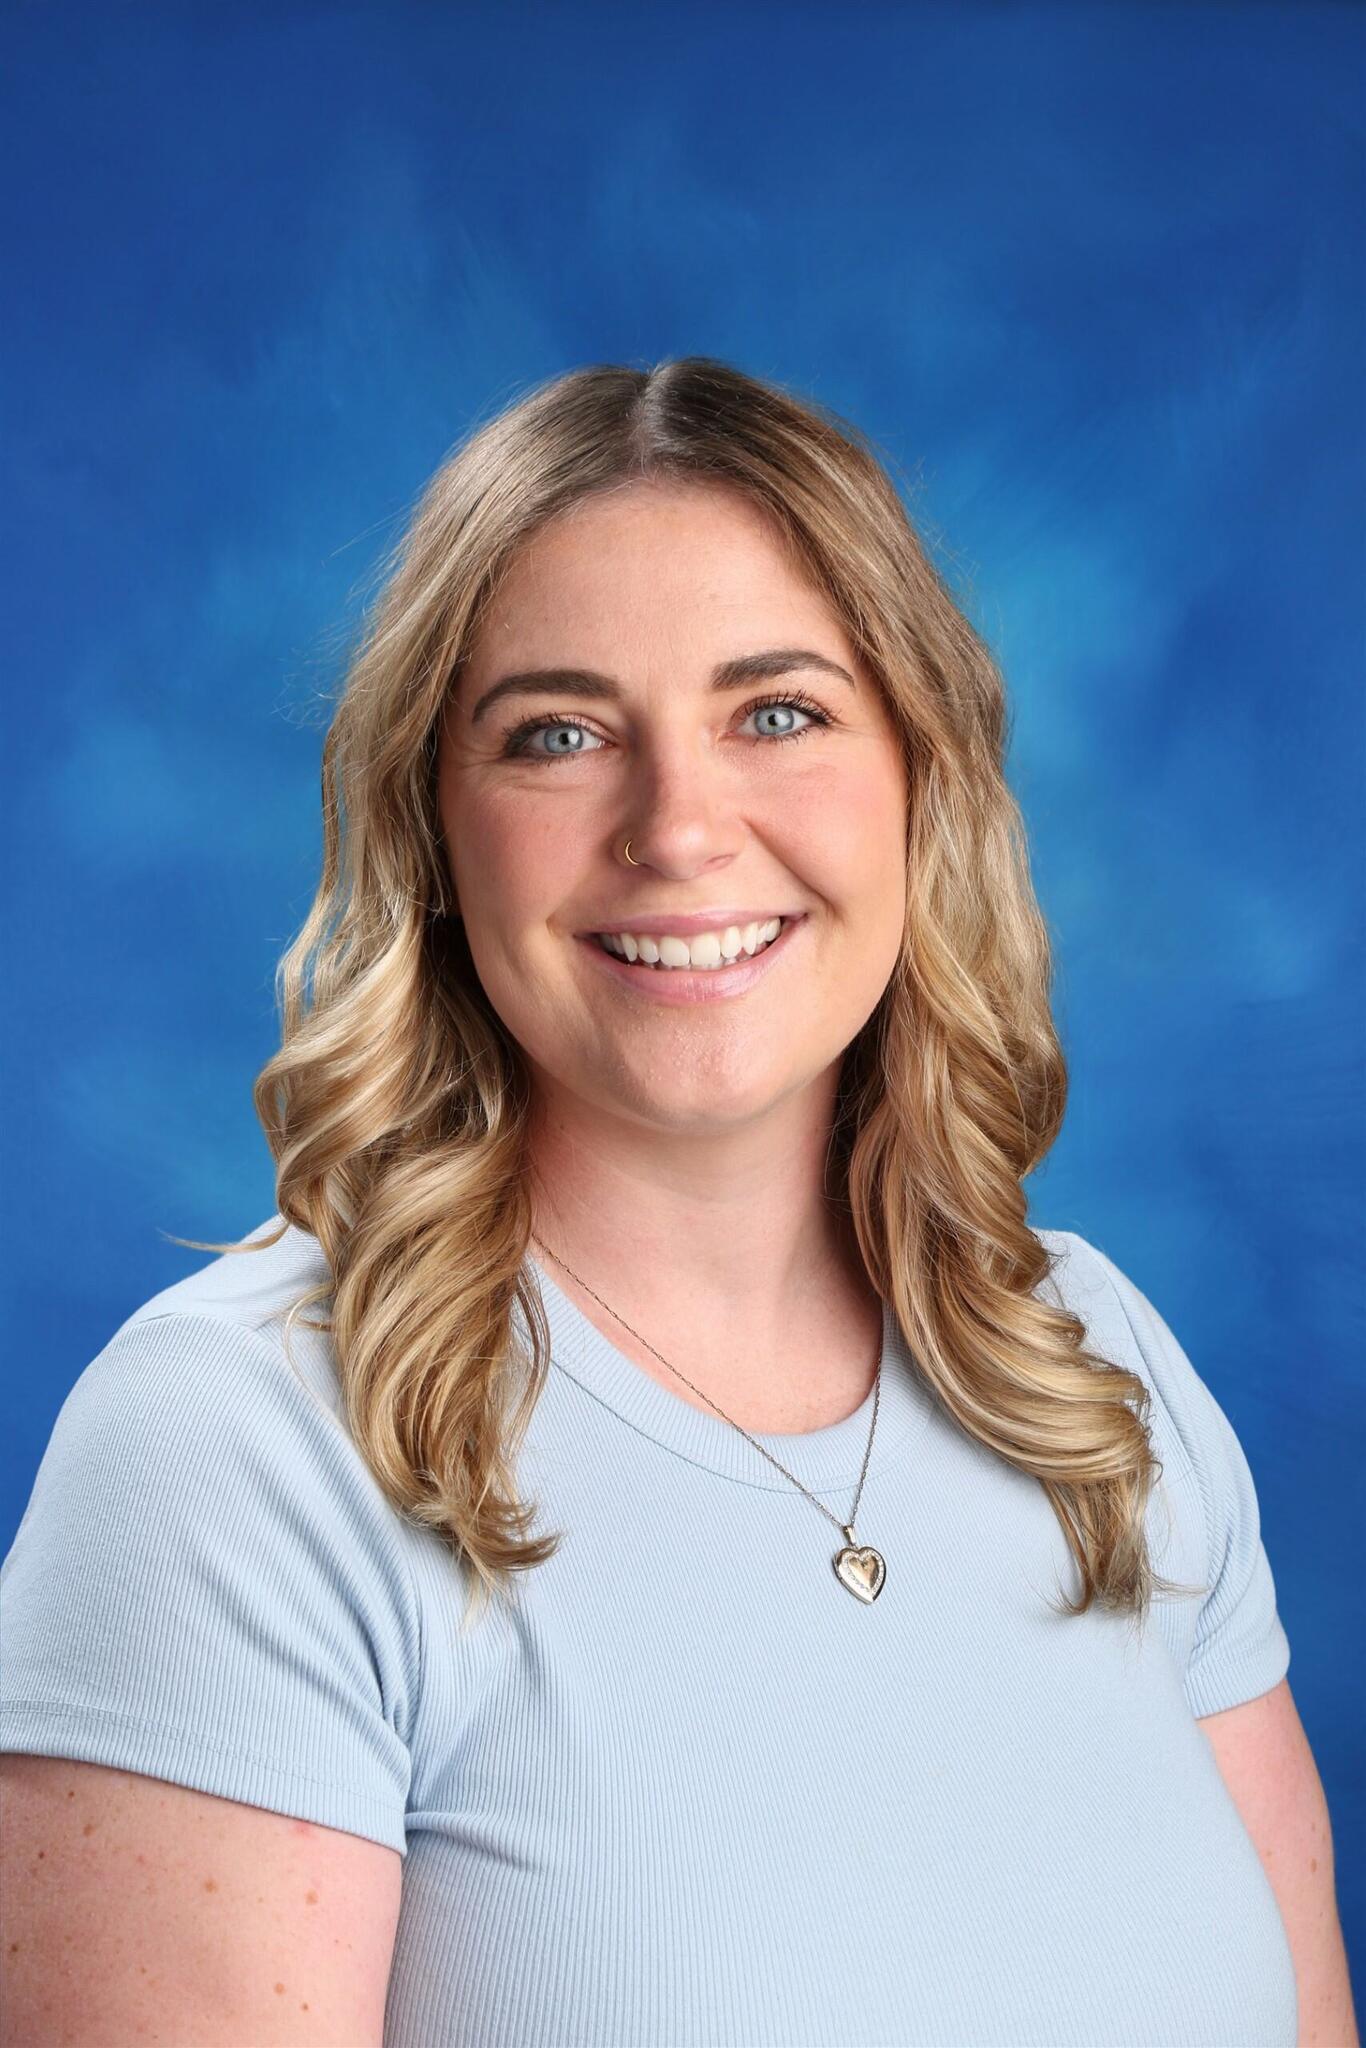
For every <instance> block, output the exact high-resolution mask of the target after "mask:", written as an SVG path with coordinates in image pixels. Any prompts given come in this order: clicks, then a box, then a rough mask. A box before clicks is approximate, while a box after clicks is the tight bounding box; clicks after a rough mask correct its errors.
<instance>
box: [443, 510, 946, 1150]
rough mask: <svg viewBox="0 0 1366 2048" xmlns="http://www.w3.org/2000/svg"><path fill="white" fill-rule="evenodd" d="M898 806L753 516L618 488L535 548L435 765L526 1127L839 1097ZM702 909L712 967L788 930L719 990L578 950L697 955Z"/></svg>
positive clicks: (892, 917) (809, 595) (694, 976)
mask: <svg viewBox="0 0 1366 2048" xmlns="http://www.w3.org/2000/svg"><path fill="white" fill-rule="evenodd" d="M759 656H764V657H774V658H771V659H768V660H766V661H765V662H763V663H760V662H757V661H756V660H755V658H756V657H759ZM741 661H749V662H750V664H751V667H750V672H749V673H748V674H747V675H738V674H735V675H731V676H726V675H725V674H724V673H722V672H723V671H724V670H725V668H726V666H727V665H728V664H731V665H733V664H737V663H739V662H741ZM545 670H556V671H560V672H561V674H560V677H559V680H552V679H545V680H541V681H538V682H536V683H535V684H534V685H527V686H525V687H524V686H523V685H522V684H521V683H518V685H517V686H516V687H515V688H509V689H508V690H506V691H505V692H503V693H501V694H495V693H496V686H497V685H499V684H500V683H503V682H505V681H506V680H507V679H508V678H511V677H525V676H526V675H527V674H528V672H530V671H545ZM566 671H573V672H574V673H573V675H569V674H566V673H565V672H566ZM794 692H795V693H797V696H796V701H794V695H793V693H794ZM761 698H770V699H772V700H774V701H772V702H770V703H769V704H768V705H767V706H766V707H764V708H756V699H761ZM803 700H804V702H805V705H806V706H809V707H812V708H804V702H803ZM529 721H534V722H535V729H530V730H526V729H524V730H523V731H522V733H521V736H520V738H518V737H517V736H516V735H517V728H519V727H522V728H526V727H527V724H528V722H529ZM798 733H800V734H801V737H800V738H798V737H784V736H783V735H785V734H794V735H795V734H798ZM907 795H908V791H907V781H906V773H905V767H904V763H903V758H902V752H901V745H900V741H899V737H898V734H897V731H896V728H895V726H894V725H893V722H892V718H891V715H890V713H889V711H888V709H887V706H886V704H885V702H884V700H883V698H882V695H881V692H880V691H879V690H878V688H877V687H876V685H875V684H874V683H873V682H872V681H871V679H870V678H869V677H868V676H867V674H866V672H865V671H864V670H863V669H862V668H861V667H860V665H859V662H858V661H857V659H856V657H855V654H854V650H853V648H852V646H851V645H850V642H849V640H848V639H847V637H846V635H845V633H844V631H843V629H842V627H841V625H840V624H839V622H838V620H837V618H836V617H835V615H834V614H833V613H832V611H831V610H830V609H829V607H828V606H827V604H826V602H825V601H824V600H823V599H822V598H821V597H820V596H819V595H818V594H817V593H816V592H815V591H814V590H813V589H811V588H810V587H809V586H808V585H807V584H806V583H805V582H804V581H802V580H801V579H800V577H799V576H798V575H797V573H796V572H795V571H794V569H793V568H792V567H791V566H790V565H789V562H788V560H787V558H786V556H785V555H784V553H783V551H782V549H781V546H780V544H779V543H778V541H777V540H776V538H775V536H774V535H773V533H772V532H771V531H770V529H769V527H768V525H767V523H766V521H765V520H764V518H763V515H762V514H761V513H760V512H758V511H757V510H756V509H755V508H754V507H753V506H752V505H751V504H750V502H749V501H748V500H747V499H745V498H743V497H742V496H740V495H738V494H737V493H735V492H732V491H730V490H727V489H723V488H719V487H717V486H714V485H710V484H702V485H694V484H674V483H669V484H662V483H633V484H630V485H628V486H625V487H623V488H621V489H619V490H615V491H612V492H610V493H607V494H604V495H601V496H598V497H595V498H593V499H590V500H588V501H586V502H584V503H581V504H579V505H577V506H575V507H573V508H572V509H571V510H570V511H568V512H566V513H563V514H561V515H560V516H559V517H558V518H557V519H555V520H554V521H553V522H552V523H551V524H550V525H549V526H547V527H544V528H542V530H541V531H540V532H539V533H538V534H537V535H535V536H534V537H533V538H532V539H531V540H530V541H528V542H527V543H526V545H525V546H524V547H523V549H522V550H521V551H520V553H519V554H518V556H517V557H516V558H515V560H514V562H513V563H512V565H511V566H510V568H509V570H508V572H507V574H506V576H505V578H504V581H503V583H502V585H501V588H500V591H499V593H498V595H497V597H496V599H495V602H494V604H493V607H492V609H491V610H490V612H489V614H488V615H487V618H486V620H485V622H484V624H483V626H482V628H481V631H480V633H479V635H478V637H477V639H476V642H475V644H474V645H473V647H472V649H471V650H470V654H469V658H468V661H467V663H466V665H465V667H464V669H463V671H462V673H461V675H460V678H459V682H458V685H457V688H456V690H455V691H454V692H453V694H452V698H451V701H450V704H449V706H448V711H447V717H446V721H445V725H444V728H443V732H442V737H441V747H440V756H439V801H440V811H441V822H442V828H443V831H444V835H445V841H446V847H447V852H448V857H449V862H450V871H451V879H452V883H453V885H454V888H455V892H456V899H457V903H458V907H459V911H460V914H461V916H462V918H463V920H464V925H465V930H466V933H467V936H468V941H469V947H470V952H471V955H472V957H473V960H474V964H475V967H476V968H477V970H478V974H479V978H480V981H481V982H482V984H483V987H484V990H485V993H486V994H487V996H488V999H489V1001H490V1003H491V1004H492V1006H493V1008H494V1009H495V1010H496V1011H497V1013H498V1015H499V1017H500V1018H501V1019H502V1021H503V1023H504V1025H505V1026H506V1028H507V1030H508V1031H509V1032H510V1034H511V1035H512V1037H513V1038H515V1039H516V1040H517V1041H518V1043H519V1044H520V1045H521V1047H522V1048H523V1050H524V1052H525V1054H526V1056H527V1059H528V1061H529V1062H530V1068H531V1073H532V1079H533V1085H534V1088H535V1090H536V1092H537V1094H538V1096H539V1097H540V1099H541V1106H542V1107H545V1106H547V1105H554V1106H557V1107H558V1109H559V1110H560V1111H561V1112H562V1113H568V1112H570V1111H571V1110H572V1108H573V1107H574V1106H577V1108H578V1110H579V1112H580V1113H582V1111H583V1109H584V1108H585V1107H586V1108H587V1109H589V1110H591V1112H592V1114H593V1115H594V1116H595V1117H596V1118H598V1119H621V1118H624V1119H627V1120H629V1121H630V1122H632V1123H633V1124H635V1125H638V1126H641V1125H645V1126H653V1127H655V1128H656V1129H658V1130H665V1129H667V1130H669V1131H671V1132H675V1133H678V1134H680V1135H681V1134H684V1133H692V1134H695V1135H697V1134H703V1133H707V1132H716V1133H721V1132H725V1131H733V1130H735V1128H736V1127H737V1126H738V1125H740V1124H743V1123H746V1122H751V1121H752V1120H754V1119H756V1118H762V1117H764V1116H765V1115H766V1114H768V1113H770V1112H772V1111H774V1110H775V1109H777V1108H778V1107H779V1106H780V1105H783V1104H788V1105H789V1106H791V1099H792V1098H793V1097H794V1096H795V1095H797V1094H799V1093H801V1092H802V1091H809V1090H812V1089H813V1087H814V1086H815V1085H816V1084H818V1083H819V1084H821V1085H822V1087H823V1090H824V1092H825V1093H826V1094H827V1095H832V1094H833V1086H834V1082H835V1081H836V1080H837V1078H838V1071H839V1069H838V1062H839V1060H840V1055H841V1054H842V1053H843V1051H844V1049H845V1048H846V1046H847V1045H848V1044H849V1042H850V1041H851V1039H853V1038H854V1036H855V1035H856V1034H857V1032H858V1030H859V1028H860V1026H861V1025H862V1024H863V1023H864V1022H865V1021H866V1019H867V1018H868V1017H869V1015H870V1014H871V1012H872V1011H873V1010H874V1008H875V1007H876V1005H877V1002H878V999H879V997H880V996H881V995H882V992H883V990H884V988H885V987H886V984H887V981H888V978H889V976H890V974H891V972H892V969H893V966H894V964H895V962H896V958H897V953H898V949H899V946H900V942H901V932H902V922H903V917H904V913H905V837H906V805H907ZM628 839H629V841H630V843H631V854H632V857H633V858H634V859H635V860H636V861H637V862H638V863H639V865H638V866H635V867H632V866H631V865H630V864H629V862H627V861H626V860H625V859H624V858H623V851H622V849H623V846H624V844H625V842H626V841H627V840H628ZM698 913H701V914H702V920H703V923H704V924H705V926H706V927H707V928H708V929H710V930H713V931H715V932H716V933H717V934H718V937H719V938H720V941H721V946H720V950H721V953H722V955H723V956H724V955H726V954H727V953H729V952H730V951H732V950H733V948H734V946H735V942H736V933H737V931H738V932H739V934H740V935H741V936H743V935H744V927H745V926H747V925H753V924H754V923H756V922H757V923H758V924H759V925H760V926H762V925H763V922H764V920H766V919H769V918H772V917H779V916H780V917H782V918H783V919H784V920H785V923H784V926H783V928H782V930H781V932H780V934H779V939H778V942H777V943H776V944H775V945H774V946H773V949H772V952H771V954H769V953H768V952H766V951H759V952H758V953H756V954H755V955H754V956H753V957H752V958H751V957H750V956H748V955H747V954H745V953H741V955H740V959H739V962H738V964H737V965H736V966H733V967H723V968H721V969H720V970H717V971H708V970H707V969H706V968H705V967H702V966H700V965H692V966H688V967H686V968H682V969H680V968H677V967H670V966H663V965H661V966H656V967H650V966H646V965H641V964H637V965H634V966H630V965H628V964H627V963H626V962H625V960H624V959H621V958H617V959H613V958H611V957H609V956H608V955H607V954H606V953H604V951H603V950H602V949H601V947H600V946H599V944H598V941H597V940H596V939H595V938H594V937H593V936H591V935H592V934H593V933H596V932H602V931H604V930H605V929H608V928H610V927H612V926H618V927H619V926H621V925H623V924H625V925H628V926H630V927H632V928H633V930H634V931H636V932H641V933H644V934H646V935H651V936H654V937H655V938H659V937H661V936H664V935H671V934H672V935H682V936H687V935H688V934H689V933H690V932H691V930H692V927H693V926H694V925H695V923H696V918H697V914H698ZM787 920H791V923H790V924H789V923H787V922H786V921H787ZM732 928H735V929H732ZM752 936H753V935H752V934H751V937H752ZM647 950H648V949H647ZM715 951H716V949H715V948H713V949H712V952H711V955H709V956H708V957H713V956H714V954H715ZM664 953H665V956H666V958H667V957H669V956H670V955H674V956H675V957H676V948H675V947H673V946H665V947H664ZM688 957H689V959H691V957H692V956H691V952H690V953H689V956H688Z"/></svg>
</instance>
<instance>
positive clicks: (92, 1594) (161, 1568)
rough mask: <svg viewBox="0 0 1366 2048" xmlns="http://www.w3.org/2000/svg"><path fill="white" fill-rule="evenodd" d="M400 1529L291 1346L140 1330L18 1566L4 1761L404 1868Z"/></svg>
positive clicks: (9, 1611) (406, 1643) (173, 1326)
mask: <svg viewBox="0 0 1366 2048" xmlns="http://www.w3.org/2000/svg"><path fill="white" fill-rule="evenodd" d="M399 1527H400V1518H399V1517H398V1515H397V1514H396V1513H395V1511H393V1510H392V1509H391V1508H390V1507H389V1504H388V1502H387V1501H386V1500H385V1498H384V1496H383V1494H382V1493H381V1492H380V1490H379V1488H378V1486H377V1484H376V1483H375V1482H374V1480H373V1478H372V1476H371V1475H370V1473H369V1470H368V1468H367V1467H366V1466H365V1465H364V1463H363V1461H362V1460H361V1458H360V1454H359V1452H358V1451H357V1449H356V1446H355V1444H354V1443H353V1441H352V1439H351V1437H350V1435H349V1434H348V1433H347V1431H346V1430H345V1428H344V1427H343V1426H342V1424H341V1422H340V1421H339V1418H338V1416H337V1415H336V1414H334V1413H333V1412H331V1410H330V1409H329V1408H328V1407H327V1406H326V1405H325V1403H324V1402H323V1400H321V1399H320V1398H319V1397H318V1395H317V1394H316V1393H315V1392H313V1391H312V1390H310V1388H309V1387H308V1386H307V1385H306V1384H305V1382H304V1380H303V1379H302V1377H300V1376H299V1375H298V1374H296V1372H295V1370H294V1362H293V1361H292V1360H291V1359H290V1358H288V1357H287V1356H286V1354H285V1352H284V1349H283V1346H282V1344H280V1343H276V1342H274V1341H273V1340H272V1339H271V1338H270V1337H269V1336H268V1335H267V1334H265V1333H263V1332H260V1331H257V1330H254V1329H250V1328H246V1327H244V1326H241V1325H239V1324H236V1323H234V1322H231V1321H229V1320H227V1319H224V1318H218V1317H215V1316H212V1315H203V1314H188V1313H173V1314H166V1315H153V1316H149V1317H144V1318H137V1317H134V1318H133V1319H132V1320H131V1321H130V1322H128V1323H126V1324H125V1325H124V1326H123V1328H122V1329H121V1330H120V1331H119V1332H118V1333H117V1334H116V1335H115V1336H114V1337H113V1338H111V1340H110V1342H109V1343H108V1344H107V1345H106V1346H105V1348H104V1350H103V1351H101V1352H100V1354H99V1355H98V1357H97V1358H95V1359H94V1361H93V1362H92V1363H91V1364H90V1365H88V1366H87V1367H86V1368H85V1370H84V1372H83V1373H82V1374H81V1376H80V1378H79V1379H78V1380H77V1382H76V1384H75V1386H74V1387H73V1388H72V1390H71V1392H70V1394H69V1395H68V1396H67V1399H66V1401H65V1403H64V1404H63V1406H62V1409H61V1411H60V1413H59V1415H58V1417H57V1421H56V1423H55V1425H54V1428H53V1432H52V1435H51V1437H50V1439H49V1442H48V1445H47V1448H46V1450H45V1452H44V1455H43V1458H42V1462H41V1464H40V1466H39V1468H38V1473H37V1477H36V1480H35V1482H34V1486H33V1491H32V1494H31V1496H30V1499H29V1502H28V1505H27V1508H26V1509H25V1512H24V1516H23V1519H22V1521H21V1523H20V1525H19V1529H18V1532H17V1534H16V1536H15V1539H14V1543H13V1545H12V1547H11V1549H10V1551H9V1554H8V1556H7V1557H6V1559H5V1561H4V1565H3V1568H0V1750H18V1751H22V1752H26V1753H28V1754H31V1755H39V1756H57V1757H70V1758H72V1759H75V1760H79V1761H81V1762H89V1763H100V1764H107V1765H113V1766H116V1767H118V1768H120V1769H122V1770H126V1771H136V1772H142V1773H145V1774H147V1775H148V1776H151V1777H155V1778H164V1779H168V1780H169V1781H170V1782H171V1783H173V1784H177V1785H183V1786H188V1787H190V1788H192V1789H194V1790H197V1791H201V1792H209V1793H213V1794H216V1795H217V1796H218V1797H220V1798H224V1799H234V1800H239V1801H243V1802H245V1803H246V1804H248V1805H253V1806H261V1807H266V1808H269V1809H270V1810H271V1811H273V1812H276V1813H282V1814H291V1815H295V1816H297V1817H298V1818H300V1819H304V1820H311V1821H316V1822H318V1823H320V1824H321V1825H324V1826H327V1827H334V1828H341V1829H345V1830H347V1831H348V1832H350V1833H353V1834H358V1835H364V1836H367V1837H369V1838H370V1839H371V1840H372V1841H377V1842H382V1843H384V1844H386V1845H387V1846H389V1847H391V1848H395V1849H398V1850H399V1851H400V1852H402V1851H403V1850H404V1847H405V1835H404V1814H405V1808H406V1802H407V1791H408V1783H409V1774H410V1762H409V1751H408V1746H407V1739H406V1738H407V1730H408V1726H409V1721H410V1716H411V1712H412V1708H413V1704H414V1693H415V1689H416V1684H417V1662H416V1660H417V1657H418V1653H419V1637H418V1633H417V1624H416V1615H415V1605H414V1600H413V1594H412V1582H411V1576H410V1573H409V1570H408V1560H407V1558H406V1556H405V1554H404V1551H403V1549H402V1546H401V1543H400V1541H399V1538H398V1534H397V1531H398V1528H399Z"/></svg>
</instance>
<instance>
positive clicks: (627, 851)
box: [621, 839, 640, 868]
mask: <svg viewBox="0 0 1366 2048" xmlns="http://www.w3.org/2000/svg"><path fill="white" fill-rule="evenodd" d="M621 850H622V852H623V853H624V854H625V855H626V858H627V860H629V861H631V866H632V867H633V868H638V867H639V866H640V862H639V861H638V860H632V859H631V842H630V840H629V839H628V840H627V842H626V844H625V846H623V847H622V849H621Z"/></svg>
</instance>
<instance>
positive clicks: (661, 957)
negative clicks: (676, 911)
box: [595, 917, 783, 972]
mask: <svg viewBox="0 0 1366 2048" xmlns="http://www.w3.org/2000/svg"><path fill="white" fill-rule="evenodd" d="M782 928H783V919H782V918H781V917H770V918H766V919H764V920H762V921H761V922H756V923H753V924H746V925H734V924H730V925H727V926H726V927H725V929H724V931H716V932H695V933H694V934H693V936H692V937H691V938H690V939H684V938H680V937H678V936H677V934H675V933H673V932H661V933H660V934H658V936H654V937H652V936H651V935H650V934H648V933H646V932H599V933H596V934H595V936H596V938H597V941H598V944H599V945H600V946H604V947H605V948H606V950H607V951H608V952H609V953H615V954H616V955H617V957H618V958H619V959H623V960H643V961H644V962H645V964H646V965H647V966H649V967H655V966H659V967H661V968H673V967H690V968H693V969H694V970H696V969H699V968H700V969H702V970H703V971H704V972H711V971H714V970H715V969H717V968H719V967H728V966H729V965H730V963H731V962H732V961H733V960H738V959H739V958H740V957H741V955H742V954H754V953H757V952H760V951H761V950H762V949H763V947H765V946H769V945H772V943H773V941H774V939H776V938H777V936H778V934H779V932H780V931H781V930H782Z"/></svg>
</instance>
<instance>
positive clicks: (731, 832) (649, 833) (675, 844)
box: [612, 753, 745, 881]
mask: <svg viewBox="0 0 1366 2048" xmlns="http://www.w3.org/2000/svg"><path fill="white" fill-rule="evenodd" d="M631 796H632V799H633V801H632V802H631V803H630V804H629V806H628V807H627V808H626V810H625V811H623V813H622V815H621V816H620V817H619V818H618V820H617V823H616V828H615V830H614V832H613V835H612V852H613V856H614V858H615V859H616V860H617V861H618V862H622V861H623V852H622V849H623V848H624V847H625V846H626V845H628V844H629V846H630V848H631V859H630V861H625V862H624V865H626V866H627V867H629V866H630V865H631V863H632V862H634V863H635V864H636V865H637V866H638V867H642V868H644V867H649V868H651V869H653V871H654V872H655V873H656V874H658V875H667V876H668V877H669V878H670V879H671V880H676V881H683V880H686V879H687V878H688V877H689V876H690V875H701V874H706V873H708V872H710V870H711V869H713V868H717V867H724V866H725V865H726V864H727V862H729V861H730V860H732V859H733V858H734V857H735V855H736V854H737V853H739V851H740V850H741V848H742V846H743V845H744V839H745V831H744V821H743V819H742V817H741V815H740V813H739V811H738V810H737V807H736V800H735V793H734V791H733V790H732V789H731V788H730V787H729V786H728V784H727V781H726V777H725V775H724V773H723V770H722V768H721V767H720V766H719V764H717V763H715V762H709V761H706V760H702V759H700V758H693V759H689V760H682V761H680V759H679V757H678V754H677V753H675V755H674V757H673V758H672V759H671V760H670V761H669V762H668V763H667V764H660V763H658V762H656V763H654V764H651V765H649V766H643V767H642V769H641V773H640V775H639V777H638V778H637V779H636V781H635V784H634V787H633V789H632V791H631Z"/></svg>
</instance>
